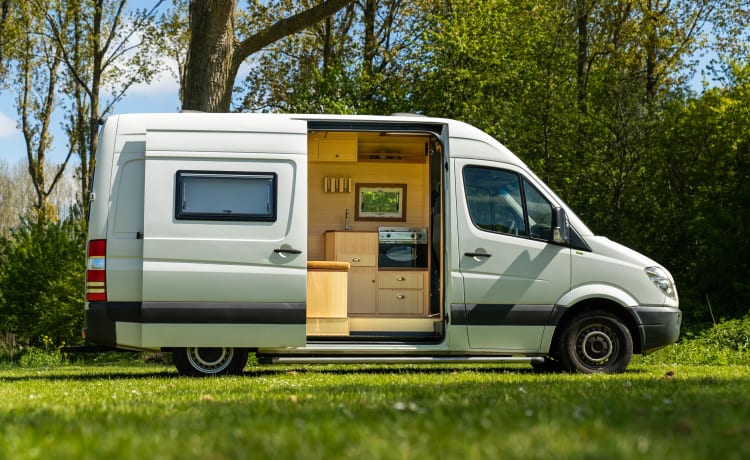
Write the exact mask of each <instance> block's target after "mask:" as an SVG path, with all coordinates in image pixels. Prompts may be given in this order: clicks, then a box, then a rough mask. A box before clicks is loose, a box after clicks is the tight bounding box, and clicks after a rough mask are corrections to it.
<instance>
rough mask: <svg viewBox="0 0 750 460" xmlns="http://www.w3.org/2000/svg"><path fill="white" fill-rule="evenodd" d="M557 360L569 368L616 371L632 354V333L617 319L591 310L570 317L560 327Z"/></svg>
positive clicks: (605, 371)
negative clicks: (563, 325) (571, 318)
mask: <svg viewBox="0 0 750 460" xmlns="http://www.w3.org/2000/svg"><path fill="white" fill-rule="evenodd" d="M560 345H561V346H560V362H561V364H562V365H563V367H564V368H565V370H567V371H569V372H581V373H586V374H593V373H608V374H611V373H617V372H622V371H624V370H625V368H626V367H628V364H629V363H630V359H631V358H632V357H633V337H632V336H631V335H630V331H629V330H628V328H627V327H626V326H625V325H624V324H623V323H622V321H620V319H619V318H618V317H616V316H614V315H612V314H611V313H607V312H604V311H591V312H588V313H584V314H583V315H581V316H579V317H577V318H575V319H573V321H572V322H571V323H570V324H568V325H567V327H566V328H565V330H564V331H563V334H562V337H561V341H560Z"/></svg>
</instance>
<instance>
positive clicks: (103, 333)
mask: <svg viewBox="0 0 750 460" xmlns="http://www.w3.org/2000/svg"><path fill="white" fill-rule="evenodd" d="M85 334H86V340H87V341H88V342H91V343H95V344H97V345H104V346H109V347H116V346H117V333H116V325H115V321H114V320H112V319H111V318H110V316H109V312H108V309H107V302H89V305H88V309H87V310H86V329H85Z"/></svg>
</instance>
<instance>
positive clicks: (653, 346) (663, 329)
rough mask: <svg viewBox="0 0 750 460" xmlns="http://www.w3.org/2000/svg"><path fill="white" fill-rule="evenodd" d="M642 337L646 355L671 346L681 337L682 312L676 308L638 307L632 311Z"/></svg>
mask: <svg viewBox="0 0 750 460" xmlns="http://www.w3.org/2000/svg"><path fill="white" fill-rule="evenodd" d="M631 311H632V312H633V315H634V316H635V319H636V322H637V324H638V331H639V333H640V335H641V350H640V352H641V353H643V354H644V355H645V354H648V353H651V352H654V351H656V350H658V349H660V348H664V347H666V346H667V345H671V344H673V343H675V342H676V341H677V339H678V338H679V337H680V325H681V323H682V311H681V310H680V309H679V308H674V307H636V308H633V309H632V310H631Z"/></svg>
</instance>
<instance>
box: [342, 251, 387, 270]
mask: <svg viewBox="0 0 750 460" xmlns="http://www.w3.org/2000/svg"><path fill="white" fill-rule="evenodd" d="M337 259H338V260H339V261H340V262H349V264H350V265H351V266H352V267H374V266H376V265H377V264H378V256H377V254H348V253H342V254H340V255H339V256H338V258H337Z"/></svg>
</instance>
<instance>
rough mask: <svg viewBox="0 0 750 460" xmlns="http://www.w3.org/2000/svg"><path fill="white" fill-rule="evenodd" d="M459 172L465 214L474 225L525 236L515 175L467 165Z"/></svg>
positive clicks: (518, 182) (518, 181)
mask: <svg viewBox="0 0 750 460" xmlns="http://www.w3.org/2000/svg"><path fill="white" fill-rule="evenodd" d="M463 175H464V187H465V193H466V201H467V203H468V204H469V215H470V216H471V220H472V222H473V223H474V225H475V226H477V227H478V228H480V229H482V230H487V231H490V232H495V233H506V234H509V235H516V236H528V231H527V229H526V220H525V219H524V213H523V199H522V197H521V181H520V178H519V177H518V174H515V173H512V172H509V171H501V170H498V169H492V168H484V167H480V166H467V167H466V168H464V171H463Z"/></svg>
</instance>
